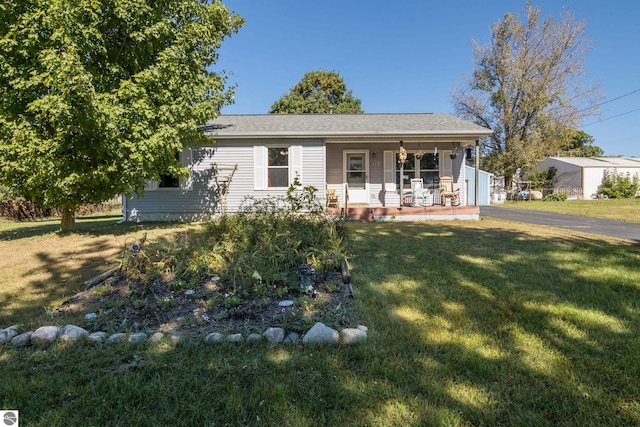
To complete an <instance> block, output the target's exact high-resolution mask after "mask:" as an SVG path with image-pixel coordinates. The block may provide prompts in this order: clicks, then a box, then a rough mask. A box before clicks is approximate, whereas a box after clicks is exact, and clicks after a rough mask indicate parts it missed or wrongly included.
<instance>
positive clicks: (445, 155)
mask: <svg viewBox="0 0 640 427" xmlns="http://www.w3.org/2000/svg"><path fill="white" fill-rule="evenodd" d="M450 155H451V151H445V150H443V151H442V153H441V154H440V176H453V162H452V161H451V157H449V156H450Z"/></svg>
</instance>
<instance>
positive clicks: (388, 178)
mask: <svg viewBox="0 0 640 427" xmlns="http://www.w3.org/2000/svg"><path fill="white" fill-rule="evenodd" d="M395 160H396V159H395V156H394V155H393V150H384V153H383V162H384V189H385V191H396V182H395V181H396V174H395V171H394V163H395Z"/></svg>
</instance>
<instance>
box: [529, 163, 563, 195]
mask: <svg viewBox="0 0 640 427" xmlns="http://www.w3.org/2000/svg"><path fill="white" fill-rule="evenodd" d="M557 172H558V170H557V169H556V168H554V167H553V166H552V167H550V168H549V169H546V170H543V171H537V172H531V173H529V174H528V175H527V181H529V182H530V183H531V188H532V189H534V190H543V189H545V188H551V187H553V178H555V176H556V173H557Z"/></svg>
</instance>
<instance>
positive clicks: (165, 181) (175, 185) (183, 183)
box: [145, 148, 193, 191]
mask: <svg viewBox="0 0 640 427" xmlns="http://www.w3.org/2000/svg"><path fill="white" fill-rule="evenodd" d="M176 158H177V159H178V160H180V163H181V164H182V167H188V168H189V177H188V178H185V179H181V178H178V177H175V176H173V175H171V174H164V175H160V180H159V181H145V190H146V191H155V190H158V189H161V188H162V189H167V190H173V189H176V190H182V191H191V190H192V189H193V180H192V174H193V170H192V168H193V165H192V164H191V159H192V152H191V149H190V148H185V149H184V150H182V152H181V153H176Z"/></svg>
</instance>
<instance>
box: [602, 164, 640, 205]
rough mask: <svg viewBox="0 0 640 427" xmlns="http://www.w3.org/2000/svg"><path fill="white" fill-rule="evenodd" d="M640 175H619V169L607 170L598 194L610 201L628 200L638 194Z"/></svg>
mask: <svg viewBox="0 0 640 427" xmlns="http://www.w3.org/2000/svg"><path fill="white" fill-rule="evenodd" d="M639 185H640V184H639V182H638V174H634V175H633V176H632V175H631V174H630V173H629V172H627V173H622V172H620V173H618V171H617V169H613V170H611V169H606V170H605V171H604V176H603V178H602V184H600V186H598V194H599V195H603V196H605V197H608V198H610V199H628V198H630V197H635V195H636V194H637V193H638V187H639Z"/></svg>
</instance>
